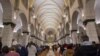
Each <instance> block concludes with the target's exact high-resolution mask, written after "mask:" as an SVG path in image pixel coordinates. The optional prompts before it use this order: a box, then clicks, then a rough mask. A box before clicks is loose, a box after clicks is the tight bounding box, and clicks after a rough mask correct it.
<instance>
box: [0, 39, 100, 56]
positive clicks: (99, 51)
mask: <svg viewBox="0 0 100 56" xmlns="http://www.w3.org/2000/svg"><path fill="white" fill-rule="evenodd" d="M15 43H16V42H15ZM50 50H52V51H50ZM44 51H46V53H49V52H51V53H52V52H53V55H51V56H100V45H99V44H96V43H95V42H94V41H92V42H90V41H88V40H84V41H83V42H82V43H80V44H62V45H61V44H54V45H53V46H52V48H51V46H48V45H41V46H38V45H37V44H35V43H33V42H32V41H31V42H29V43H28V44H27V45H26V46H22V45H20V44H16V45H12V46H11V47H8V46H2V42H1V41H0V56H50V55H48V54H47V55H40V54H41V53H43V52H44Z"/></svg>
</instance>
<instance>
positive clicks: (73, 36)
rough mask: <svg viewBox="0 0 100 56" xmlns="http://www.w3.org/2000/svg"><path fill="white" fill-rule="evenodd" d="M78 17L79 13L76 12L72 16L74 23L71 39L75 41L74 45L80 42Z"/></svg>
mask: <svg viewBox="0 0 100 56" xmlns="http://www.w3.org/2000/svg"><path fill="white" fill-rule="evenodd" d="M78 15H79V11H77V10H76V11H74V12H73V14H72V22H71V24H72V25H71V26H72V29H71V38H72V40H73V44H77V43H78V42H79V41H78V34H77V29H78V24H77V20H78Z"/></svg>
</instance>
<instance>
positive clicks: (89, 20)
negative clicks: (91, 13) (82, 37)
mask: <svg viewBox="0 0 100 56" xmlns="http://www.w3.org/2000/svg"><path fill="white" fill-rule="evenodd" d="M88 22H95V19H86V20H84V21H83V24H84V25H85V26H86V25H87V24H88Z"/></svg>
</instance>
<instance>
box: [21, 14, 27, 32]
mask: <svg viewBox="0 0 100 56" xmlns="http://www.w3.org/2000/svg"><path fill="white" fill-rule="evenodd" d="M19 16H20V17H21V21H22V31H23V32H28V21H27V18H26V16H25V14H24V13H19Z"/></svg>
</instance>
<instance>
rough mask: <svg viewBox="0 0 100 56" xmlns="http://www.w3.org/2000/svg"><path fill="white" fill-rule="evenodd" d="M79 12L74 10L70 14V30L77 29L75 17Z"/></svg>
mask: <svg viewBox="0 0 100 56" xmlns="http://www.w3.org/2000/svg"><path fill="white" fill-rule="evenodd" d="M78 14H79V12H78V11H75V12H74V13H73V15H72V30H77V17H78Z"/></svg>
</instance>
